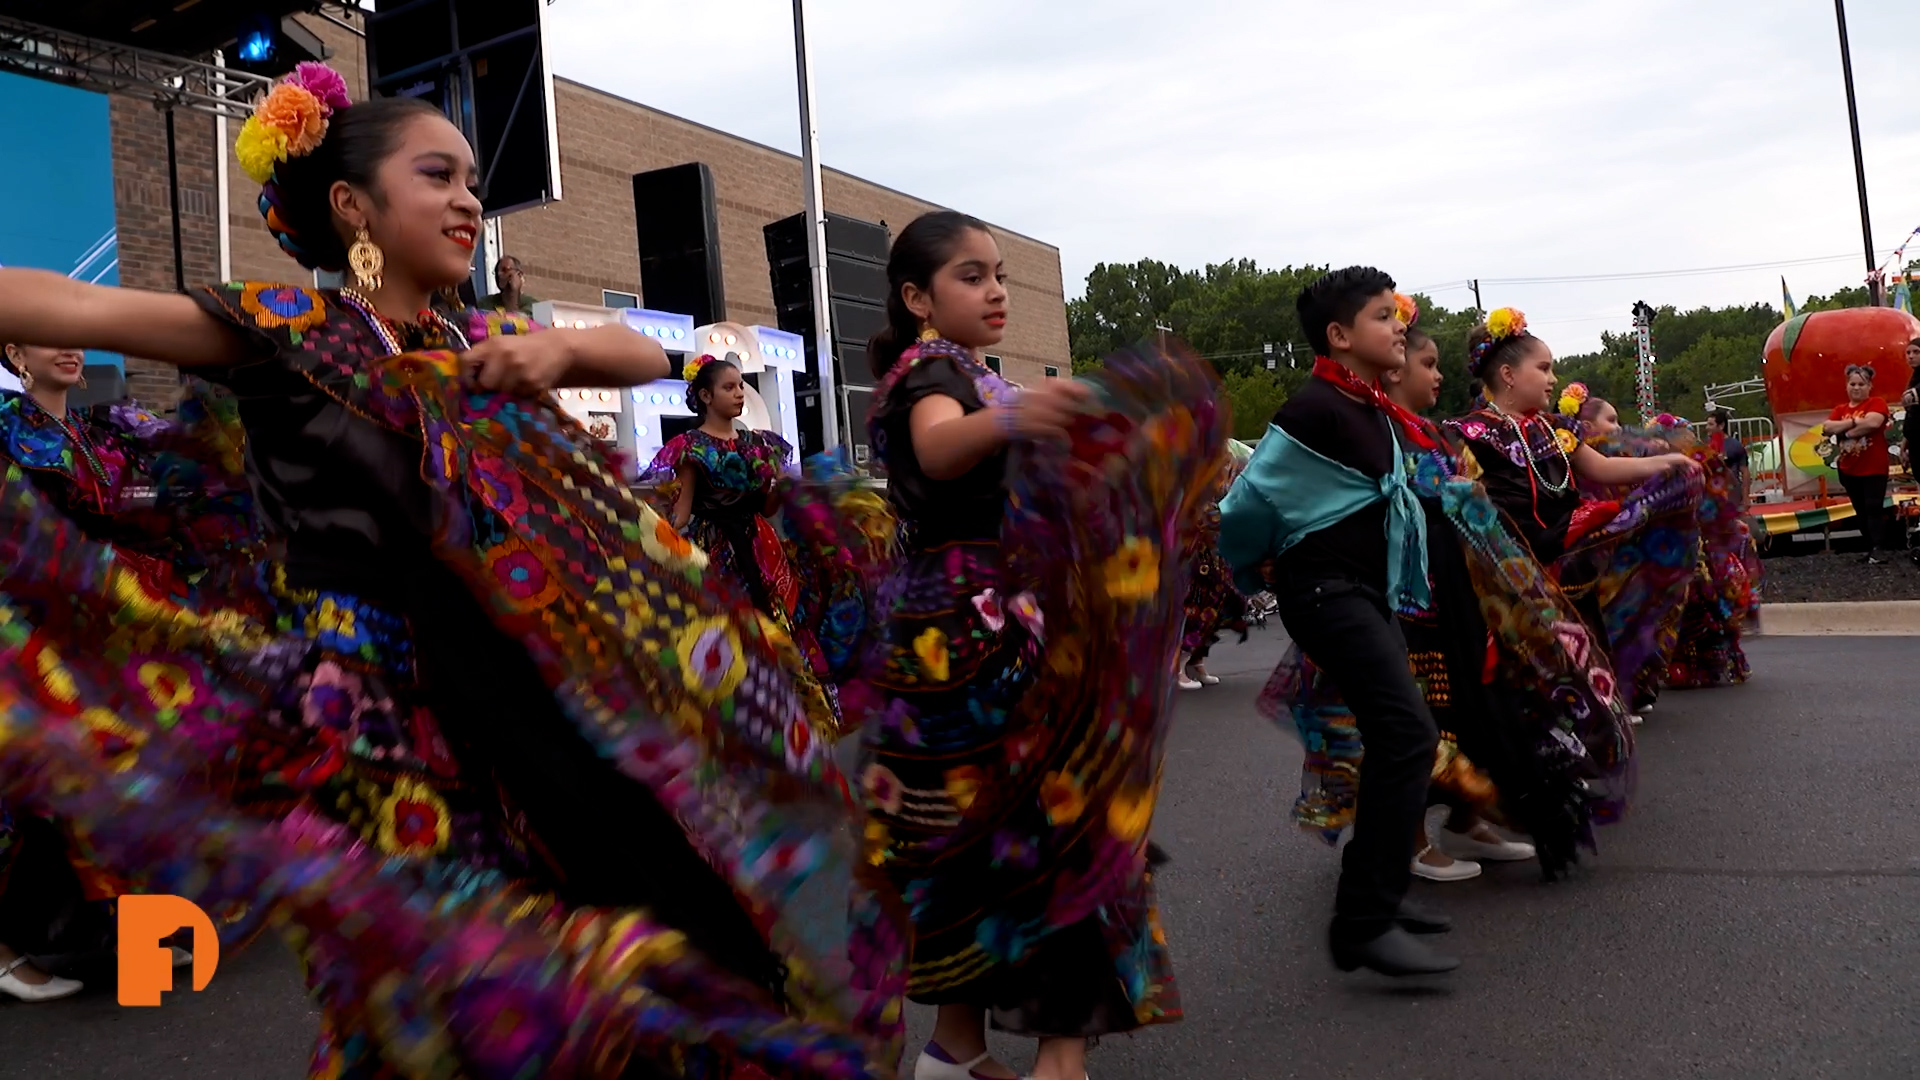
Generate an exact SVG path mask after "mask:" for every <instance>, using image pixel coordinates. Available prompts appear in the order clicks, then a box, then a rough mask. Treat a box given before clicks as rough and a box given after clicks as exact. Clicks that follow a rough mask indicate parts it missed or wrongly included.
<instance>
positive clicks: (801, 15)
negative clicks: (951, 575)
mask: <svg viewBox="0 0 1920 1080" xmlns="http://www.w3.org/2000/svg"><path fill="white" fill-rule="evenodd" d="M793 58H794V66H795V67H796V68H798V71H797V72H796V75H797V76H798V78H799V82H800V172H801V180H802V188H801V194H802V196H803V201H804V204H805V207H806V211H807V268H808V270H809V271H811V276H812V278H813V343H814V356H815V358H816V359H817V360H818V361H819V364H820V370H819V372H818V375H819V376H820V428H821V431H820V445H821V447H822V449H824V450H826V451H828V452H832V451H833V450H836V449H838V448H839V446H840V400H839V397H838V394H839V393H840V385H839V382H840V381H839V378H838V377H837V372H836V371H835V370H834V369H835V368H836V367H838V366H839V365H838V364H837V363H836V361H835V360H834V350H833V306H832V305H833V297H832V293H831V290H829V289H828V287H827V214H826V198H825V196H824V195H823V194H822V191H821V187H820V124H819V122H818V121H817V120H816V119H815V118H814V115H813V64H812V53H811V52H810V51H809V49H808V48H807V14H806V9H805V6H804V2H803V0H793Z"/></svg>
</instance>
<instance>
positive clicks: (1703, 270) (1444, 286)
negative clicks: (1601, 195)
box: [1413, 255, 1853, 293]
mask: <svg viewBox="0 0 1920 1080" xmlns="http://www.w3.org/2000/svg"><path fill="white" fill-rule="evenodd" d="M1852 259H1853V256H1852V255H1821V256H1818V257H1815V258H1807V259H1778V260H1775V261H1772V262H1757V263H1736V264H1732V265H1728V266H1698V267H1692V268H1690V269H1685V270H1642V271H1636V272H1632V273H1617V274H1561V275H1550V276H1544V277H1512V278H1481V279H1480V283H1481V284H1482V285H1569V284H1574V283H1576V282H1583V281H1645V280H1650V279H1659V278H1677V277H1701V276H1705V275H1708V274H1738V273H1746V272H1749V271H1753V270H1781V269H1785V268H1788V267H1793V266H1815V265H1818V264H1820V263H1832V262H1850V261H1852ZM1472 286H1473V280H1472V279H1470V278H1461V279H1460V280H1457V281H1443V282H1441V283H1439V284H1437V285H1426V286H1422V287H1420V288H1418V289H1415V290H1413V291H1414V292H1420V293H1436V292H1449V291H1452V290H1454V289H1466V288H1471V287H1472Z"/></svg>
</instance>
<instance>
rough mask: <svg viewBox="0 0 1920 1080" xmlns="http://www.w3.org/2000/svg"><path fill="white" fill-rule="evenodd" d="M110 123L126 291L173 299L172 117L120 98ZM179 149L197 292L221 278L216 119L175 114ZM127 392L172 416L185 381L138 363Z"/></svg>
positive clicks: (186, 260) (184, 259) (183, 235)
mask: <svg viewBox="0 0 1920 1080" xmlns="http://www.w3.org/2000/svg"><path fill="white" fill-rule="evenodd" d="M107 116H108V131H109V137H110V138H111V140H112V151H113V209H114V227H115V228H116V229H117V230H118V233H119V241H120V252H119V254H120V283H121V284H122V285H127V286H131V287H133V288H138V289H156V290H159V291H162V292H172V291H174V288H175V285H176V282H175V275H174V260H173V210H172V198H171V194H170V191H169V187H168V180H167V126H166V123H167V122H166V114H165V113H162V112H160V111H159V110H158V109H155V108H154V107H153V105H152V104H151V103H150V102H148V101H144V100H140V99H137V98H129V97H121V96H118V95H114V96H112V97H110V98H109V99H108V109H107ZM174 144H175V147H176V151H177V169H178V173H179V180H180V249H181V264H182V266H183V267H184V269H185V277H186V282H187V285H188V286H189V287H191V286H193V285H196V284H199V283H201V282H204V281H211V280H212V279H214V278H215V277H217V276H219V272H220V247H219V243H220V240H219V235H218V233H217V231H216V229H215V222H217V221H218V220H219V202H218V195H217V192H218V186H217V183H216V176H215V173H214V158H213V153H214V143H213V118H212V117H210V116H207V115H206V114H204V113H197V112H189V111H186V110H180V111H177V112H175V113H174ZM127 385H128V389H129V391H130V392H131V393H132V394H133V396H134V397H135V398H136V399H138V400H139V401H141V402H142V403H144V404H146V405H148V406H149V407H151V408H156V409H160V410H166V409H171V408H172V407H173V404H174V402H175V401H177V400H178V399H179V396H180V379H179V374H178V372H177V371H176V370H175V369H174V368H173V367H171V366H169V365H166V364H160V363H156V362H154V361H150V360H142V359H139V358H137V357H131V356H130V357H128V358H127Z"/></svg>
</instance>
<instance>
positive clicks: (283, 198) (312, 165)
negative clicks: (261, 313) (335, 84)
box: [260, 98, 441, 272]
mask: <svg viewBox="0 0 1920 1080" xmlns="http://www.w3.org/2000/svg"><path fill="white" fill-rule="evenodd" d="M439 115H441V113H440V110H439V109H436V108H434V107H433V106H432V105H429V104H428V103H426V102H425V101H422V100H421V99H419V98H374V99H372V100H370V101H363V102H360V103H359V104H357V105H349V106H347V107H346V108H344V109H336V110H335V111H334V114H333V117H332V119H331V120H330V121H329V122H328V124H327V134H326V137H325V138H323V139H321V140H320V145H319V146H316V147H314V149H313V152H312V153H310V154H306V155H304V156H302V157H296V158H289V159H287V160H286V161H283V162H281V163H279V164H278V165H276V166H274V170H273V177H272V178H271V179H269V180H268V181H267V182H266V184H265V186H263V187H262V188H261V189H260V216H262V217H264V218H266V219H267V231H268V232H270V233H272V234H273V238H274V239H275V240H278V241H279V242H280V249H281V250H282V251H285V252H286V253H287V254H288V255H291V256H293V258H294V260H295V261H296V262H298V263H299V264H300V265H301V266H304V267H306V268H307V269H309V270H331V271H336V272H337V271H341V270H345V269H346V268H347V244H346V241H345V240H343V239H342V238H341V236H340V230H339V229H337V228H335V227H334V223H333V202H332V196H331V192H332V190H333V185H334V183H335V182H337V181H340V180H345V181H346V182H347V183H349V184H352V185H354V186H355V187H359V188H365V189H366V190H367V191H369V192H371V193H372V194H373V197H374V198H375V199H376V200H378V199H380V197H381V196H380V193H379V191H378V190H377V189H376V188H375V187H374V176H375V175H376V174H377V173H379V171H380V165H381V163H383V162H385V161H386V160H387V158H388V157H390V156H391V155H392V154H393V152H394V151H395V150H397V149H399V146H400V130H401V128H403V127H405V126H406V124H407V123H408V121H411V120H414V119H417V118H419V117H423V116H439Z"/></svg>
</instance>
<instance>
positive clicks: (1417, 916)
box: [1393, 900, 1453, 934]
mask: <svg viewBox="0 0 1920 1080" xmlns="http://www.w3.org/2000/svg"><path fill="white" fill-rule="evenodd" d="M1393 921H1395V922H1397V923H1399V924H1400V928H1401V929H1403V930H1405V931H1406V932H1407V933H1409V934H1444V933H1446V932H1447V931H1449V930H1451V929H1453V920H1452V919H1449V918H1447V917H1446V916H1445V915H1442V914H1440V913H1439V912H1437V911H1428V910H1427V909H1426V908H1423V907H1420V906H1419V905H1417V904H1413V903H1411V902H1409V901H1406V900H1402V901H1400V914H1398V915H1396V916H1394V920H1393Z"/></svg>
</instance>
